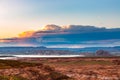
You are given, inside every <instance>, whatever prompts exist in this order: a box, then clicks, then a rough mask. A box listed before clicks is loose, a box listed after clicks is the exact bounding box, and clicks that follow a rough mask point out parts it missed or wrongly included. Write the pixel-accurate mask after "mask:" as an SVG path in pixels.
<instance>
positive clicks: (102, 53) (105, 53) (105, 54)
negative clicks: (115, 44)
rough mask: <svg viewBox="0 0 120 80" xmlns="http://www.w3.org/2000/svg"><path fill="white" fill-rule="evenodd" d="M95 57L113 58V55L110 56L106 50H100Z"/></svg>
mask: <svg viewBox="0 0 120 80" xmlns="http://www.w3.org/2000/svg"><path fill="white" fill-rule="evenodd" d="M95 56H100V57H111V56H113V55H112V54H110V53H109V52H108V51H105V50H98V51H96V53H95Z"/></svg>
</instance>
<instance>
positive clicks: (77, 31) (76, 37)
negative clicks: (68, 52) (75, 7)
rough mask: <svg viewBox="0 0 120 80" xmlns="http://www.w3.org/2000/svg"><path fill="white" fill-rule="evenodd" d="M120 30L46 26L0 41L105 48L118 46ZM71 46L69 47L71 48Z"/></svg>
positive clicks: (0, 40) (35, 44)
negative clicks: (106, 46)
mask: <svg viewBox="0 0 120 80" xmlns="http://www.w3.org/2000/svg"><path fill="white" fill-rule="evenodd" d="M119 34H120V28H113V29H106V28H104V27H102V28H98V27H95V26H83V25H68V26H58V25H54V24H52V25H46V26H45V27H43V28H41V29H40V30H38V31H26V32H23V33H21V34H19V37H17V38H8V39H0V42H1V44H2V45H3V43H4V44H12V45H13V44H14V45H18V44H19V45H20V44H21V45H22V44H23V45H24V44H27V45H33V46H41V45H42V46H56V45H59V46H60V45H61V46H63V45H67V46H69V45H70V46H71V47H72V45H74V46H78V45H79V46H80V47H82V46H83V45H84V46H95V45H96V46H97V45H98V46H103V45H104V46H105V45H108V46H109V45H112V46H115V45H117V44H116V43H118V41H119V40H120V36H119ZM70 46H69V47H70Z"/></svg>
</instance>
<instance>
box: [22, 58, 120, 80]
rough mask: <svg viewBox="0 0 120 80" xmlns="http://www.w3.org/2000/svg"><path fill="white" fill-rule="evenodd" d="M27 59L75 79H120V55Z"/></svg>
mask: <svg viewBox="0 0 120 80" xmlns="http://www.w3.org/2000/svg"><path fill="white" fill-rule="evenodd" d="M23 60H24V59H23ZM25 61H29V62H37V63H43V64H46V65H49V66H51V67H53V68H55V70H56V71H58V72H60V73H62V74H65V75H67V76H69V77H72V78H74V79H75V80H120V57H108V58H107V57H105V58H103V57H102V58H101V57H98V58H95V57H87V58H41V59H39V58H38V59H37V58H34V59H30V58H29V59H25Z"/></svg>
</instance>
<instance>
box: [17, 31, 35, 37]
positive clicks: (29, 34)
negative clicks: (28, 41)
mask: <svg viewBox="0 0 120 80" xmlns="http://www.w3.org/2000/svg"><path fill="white" fill-rule="evenodd" d="M33 34H34V31H26V32H23V33H21V34H19V37H20V38H28V37H31V36H32V35H33Z"/></svg>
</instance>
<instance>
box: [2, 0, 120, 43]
mask: <svg viewBox="0 0 120 80" xmlns="http://www.w3.org/2000/svg"><path fill="white" fill-rule="evenodd" d="M48 24H55V25H59V26H60V27H61V26H62V27H64V26H68V25H84V26H87V25H89V26H96V27H99V28H101V27H106V28H107V29H108V28H120V0H0V39H1V41H0V42H4V39H5V40H6V38H12V39H13V38H14V37H30V36H32V35H33V33H34V32H37V31H39V30H42V28H43V27H44V26H46V25H48ZM48 29H49V28H48ZM50 29H51V28H50ZM57 29H58V28H57ZM44 30H46V29H45V28H44ZM80 30H81V29H80ZM24 31H27V33H26V32H24ZM63 32H64V30H63ZM24 33H25V34H24ZM47 34H49V33H47ZM60 34H61V32H60ZM115 39H116V38H115ZM117 39H118V38H117ZM110 40H111V39H110ZM112 40H114V39H112Z"/></svg>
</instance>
